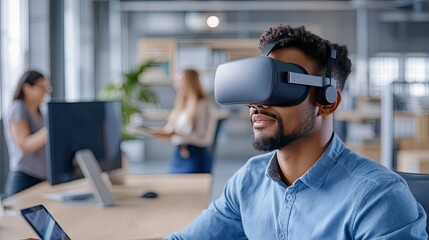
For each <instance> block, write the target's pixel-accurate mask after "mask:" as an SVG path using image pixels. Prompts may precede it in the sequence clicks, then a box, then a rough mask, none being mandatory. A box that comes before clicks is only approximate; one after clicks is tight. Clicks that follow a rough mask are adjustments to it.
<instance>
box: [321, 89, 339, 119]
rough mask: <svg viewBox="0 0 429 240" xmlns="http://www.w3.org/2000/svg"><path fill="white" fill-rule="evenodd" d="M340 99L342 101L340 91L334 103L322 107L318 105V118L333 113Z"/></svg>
mask: <svg viewBox="0 0 429 240" xmlns="http://www.w3.org/2000/svg"><path fill="white" fill-rule="evenodd" d="M341 99H342V95H341V92H340V91H337V101H335V102H334V103H332V104H327V105H322V104H319V103H318V105H319V112H318V114H317V115H318V116H325V117H326V116H328V115H330V114H333V113H334V112H335V110H337V108H338V106H339V105H340V103H341Z"/></svg>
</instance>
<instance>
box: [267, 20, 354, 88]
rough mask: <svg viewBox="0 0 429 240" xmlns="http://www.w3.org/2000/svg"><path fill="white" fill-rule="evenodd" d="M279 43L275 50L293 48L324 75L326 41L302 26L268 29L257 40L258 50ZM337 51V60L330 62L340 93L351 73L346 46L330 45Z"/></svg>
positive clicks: (286, 25)
mask: <svg viewBox="0 0 429 240" xmlns="http://www.w3.org/2000/svg"><path fill="white" fill-rule="evenodd" d="M278 41H281V42H280V44H279V45H278V47H276V48H287V47H295V48H298V49H300V50H301V51H303V52H304V54H305V55H306V56H307V57H309V58H310V59H312V60H313V61H315V62H316V63H317V64H318V65H319V73H320V75H323V74H324V73H325V69H326V64H327V60H328V57H329V55H330V52H328V48H327V44H326V41H327V40H324V39H322V38H321V37H319V36H317V35H315V34H313V33H311V32H309V31H307V30H306V29H305V27H304V26H300V27H292V26H290V25H288V24H279V25H277V26H276V27H272V28H269V29H268V30H266V31H265V32H264V33H263V34H262V35H261V37H260V38H259V48H260V49H262V48H264V47H265V46H266V45H267V44H268V43H270V42H278ZM332 45H333V46H334V47H335V48H336V50H337V58H336V59H335V60H333V61H332V77H333V78H335V79H336V80H337V89H338V90H340V91H342V90H343V89H344V85H345V83H346V80H347V77H348V76H349V74H350V72H351V67H352V64H351V61H350V59H349V58H348V49H347V46H346V45H340V44H336V43H334V44H332Z"/></svg>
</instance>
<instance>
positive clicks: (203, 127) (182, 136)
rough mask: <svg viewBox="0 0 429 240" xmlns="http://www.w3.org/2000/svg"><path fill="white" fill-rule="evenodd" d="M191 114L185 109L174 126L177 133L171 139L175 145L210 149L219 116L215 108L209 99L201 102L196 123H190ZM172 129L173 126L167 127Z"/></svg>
mask: <svg viewBox="0 0 429 240" xmlns="http://www.w3.org/2000/svg"><path fill="white" fill-rule="evenodd" d="M190 114H191V113H190V112H189V111H188V110H187V109H185V110H184V111H183V112H182V113H180V114H179V116H178V117H177V120H176V122H175V124H174V126H172V128H173V130H174V131H175V132H176V133H177V135H174V136H173V137H172V139H171V141H172V143H173V144H175V145H180V144H190V145H195V146H198V147H208V146H210V145H211V144H212V143H213V140H214V136H215V131H216V123H217V116H216V111H215V109H214V107H213V106H212V104H211V102H210V101H209V100H208V99H203V100H201V101H199V103H198V108H197V116H196V119H195V123H192V121H190ZM167 128H168V129H171V126H168V127H167Z"/></svg>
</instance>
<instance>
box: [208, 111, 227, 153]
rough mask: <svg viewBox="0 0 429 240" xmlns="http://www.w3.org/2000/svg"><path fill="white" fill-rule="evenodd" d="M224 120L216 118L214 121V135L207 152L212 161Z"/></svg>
mask: <svg viewBox="0 0 429 240" xmlns="http://www.w3.org/2000/svg"><path fill="white" fill-rule="evenodd" d="M225 120H226V118H218V119H217V120H216V128H215V133H214V139H213V142H212V144H211V145H210V146H209V152H210V155H211V156H212V159H213V160H214V159H215V153H216V146H217V141H218V138H219V133H220V132H221V128H222V123H223V122H224V121H225Z"/></svg>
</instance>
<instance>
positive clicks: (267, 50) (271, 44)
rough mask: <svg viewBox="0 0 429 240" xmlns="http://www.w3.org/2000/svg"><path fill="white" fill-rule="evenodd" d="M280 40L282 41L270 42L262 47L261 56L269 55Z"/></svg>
mask: <svg viewBox="0 0 429 240" xmlns="http://www.w3.org/2000/svg"><path fill="white" fill-rule="evenodd" d="M280 42H282V40H279V41H271V42H268V43H267V45H265V47H263V48H262V49H261V56H268V55H269V54H270V53H271V52H272V51H273V50H274V48H275V47H277V45H279V44H280Z"/></svg>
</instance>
